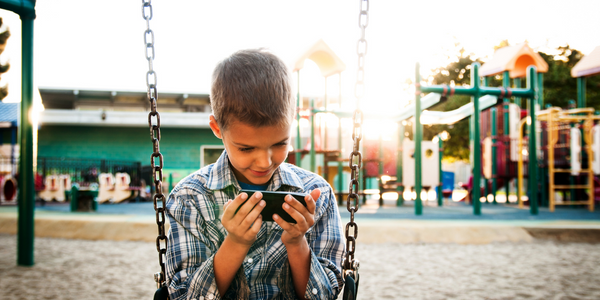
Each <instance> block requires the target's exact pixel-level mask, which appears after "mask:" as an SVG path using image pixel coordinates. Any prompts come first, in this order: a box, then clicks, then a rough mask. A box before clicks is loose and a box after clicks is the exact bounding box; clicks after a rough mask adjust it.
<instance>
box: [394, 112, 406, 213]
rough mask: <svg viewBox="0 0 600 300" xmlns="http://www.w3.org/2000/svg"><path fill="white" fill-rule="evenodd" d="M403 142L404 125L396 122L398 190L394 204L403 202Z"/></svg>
mask: <svg viewBox="0 0 600 300" xmlns="http://www.w3.org/2000/svg"><path fill="white" fill-rule="evenodd" d="M403 142H404V125H403V124H402V122H398V153H397V157H398V158H397V159H398V161H397V163H396V191H397V192H398V201H397V202H396V206H402V204H404V185H402V151H403V149H402V144H403Z"/></svg>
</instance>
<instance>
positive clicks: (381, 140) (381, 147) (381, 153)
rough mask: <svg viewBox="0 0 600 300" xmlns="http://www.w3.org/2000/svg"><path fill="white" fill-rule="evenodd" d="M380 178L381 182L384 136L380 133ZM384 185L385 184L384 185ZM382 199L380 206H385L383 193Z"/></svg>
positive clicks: (380, 199)
mask: <svg viewBox="0 0 600 300" xmlns="http://www.w3.org/2000/svg"><path fill="white" fill-rule="evenodd" d="M378 165H379V178H378V180H381V176H383V134H381V132H380V133H379V164H378ZM382 185H383V183H382ZM380 195H381V198H379V206H383V193H380Z"/></svg>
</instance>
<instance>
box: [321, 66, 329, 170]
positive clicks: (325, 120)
mask: <svg viewBox="0 0 600 300" xmlns="http://www.w3.org/2000/svg"><path fill="white" fill-rule="evenodd" d="M327 78H329V77H325V95H324V96H323V109H324V110H325V111H327ZM321 126H323V150H327V114H325V115H324V117H323V118H321ZM323 161H325V160H323ZM326 169H327V166H325V170H323V171H324V173H323V174H327V170H326Z"/></svg>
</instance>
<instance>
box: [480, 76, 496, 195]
mask: <svg viewBox="0 0 600 300" xmlns="http://www.w3.org/2000/svg"><path fill="white" fill-rule="evenodd" d="M489 81H490V79H489V77H488V76H485V77H483V81H482V83H481V84H482V85H483V86H489ZM493 161H495V160H493ZM489 185H490V180H489V179H487V178H484V187H483V190H484V194H483V198H484V199H485V202H486V203H488V202H489V201H488V195H489V194H490V193H491V191H490V188H489Z"/></svg>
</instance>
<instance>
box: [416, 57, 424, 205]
mask: <svg viewBox="0 0 600 300" xmlns="http://www.w3.org/2000/svg"><path fill="white" fill-rule="evenodd" d="M420 69H421V67H420V65H419V63H417V65H416V68H415V88H416V91H415V138H414V140H415V192H416V193H417V196H416V199H415V215H417V216H419V215H422V214H423V202H422V201H421V188H422V186H421V179H422V178H421V170H422V167H421V166H422V163H421V142H422V140H423V132H422V131H423V128H421V89H420V88H421V73H420Z"/></svg>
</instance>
